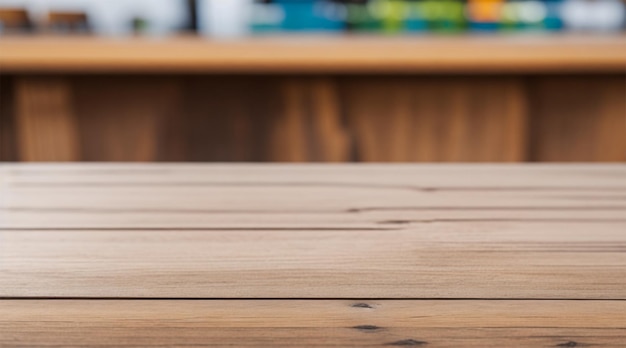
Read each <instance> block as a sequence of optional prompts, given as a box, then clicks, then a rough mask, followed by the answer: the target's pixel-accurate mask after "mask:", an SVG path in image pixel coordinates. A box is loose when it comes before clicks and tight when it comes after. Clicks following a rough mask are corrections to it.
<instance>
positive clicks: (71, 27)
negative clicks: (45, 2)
mask: <svg viewBox="0 0 626 348" xmlns="http://www.w3.org/2000/svg"><path fill="white" fill-rule="evenodd" d="M47 29H48V30H49V31H51V32H56V33H90V32H91V25H90V24H89V18H88V17H87V14H86V13H84V12H59V11H51V12H49V13H48V20H47Z"/></svg>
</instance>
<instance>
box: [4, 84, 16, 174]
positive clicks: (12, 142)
mask: <svg viewBox="0 0 626 348" xmlns="http://www.w3.org/2000/svg"><path fill="white" fill-rule="evenodd" d="M13 81H14V79H13V78H11V77H8V76H4V75H0V161H3V162H4V161H16V160H17V142H16V136H15V106H14V103H13V100H14V97H13V93H14V89H15V86H14V83H13Z"/></svg>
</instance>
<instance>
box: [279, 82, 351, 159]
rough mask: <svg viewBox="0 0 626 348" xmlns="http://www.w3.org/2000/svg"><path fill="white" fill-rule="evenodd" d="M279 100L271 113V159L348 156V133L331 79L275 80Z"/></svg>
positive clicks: (335, 87)
mask: <svg viewBox="0 0 626 348" xmlns="http://www.w3.org/2000/svg"><path fill="white" fill-rule="evenodd" d="M278 83H279V90H280V95H279V100H278V105H277V106H278V109H277V110H276V113H275V114H273V115H270V118H269V119H268V122H269V124H270V127H271V134H270V139H269V141H270V144H269V154H270V158H269V159H270V160H272V161H285V162H304V161H326V162H340V161H347V160H349V155H350V141H349V135H348V134H347V131H346V129H345V125H344V124H343V121H342V114H341V104H340V102H341V101H340V100H339V95H338V91H337V85H336V82H335V80H334V79H332V78H330V77H288V78H283V79H279V80H278Z"/></svg>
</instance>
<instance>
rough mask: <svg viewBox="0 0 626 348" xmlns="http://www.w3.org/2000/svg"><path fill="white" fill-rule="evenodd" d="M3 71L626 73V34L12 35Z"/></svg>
mask: <svg viewBox="0 0 626 348" xmlns="http://www.w3.org/2000/svg"><path fill="white" fill-rule="evenodd" d="M0 51H1V52H2V54H0V71H3V72H5V73H7V72H9V73H10V72H17V73H20V72H26V73H32V72H33V71H39V72H41V71H44V72H45V71H47V72H83V73H85V72H86V73H89V72H126V73H137V72H148V73H155V72H157V73H158V72H165V73H186V72H191V73H197V72H209V73H210V72H213V73H222V72H229V73H293V72H295V73H367V74H370V73H459V72H461V73H463V72H464V73H512V74H519V73H585V72H610V73H619V74H623V73H624V65H625V63H626V36H624V35H604V36H582V35H503V36H452V37H434V36H401V37H376V36H302V35H295V36H268V37H255V38H248V39H242V40H235V41H211V40H207V39H204V38H197V37H174V38H161V39H156V38H152V39H150V38H117V39H112V38H101V37H57V36H14V37H11V36H6V37H3V38H2V40H0Z"/></svg>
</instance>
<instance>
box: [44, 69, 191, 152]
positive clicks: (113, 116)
mask: <svg viewBox="0 0 626 348" xmlns="http://www.w3.org/2000/svg"><path fill="white" fill-rule="evenodd" d="M73 81H74V85H75V89H76V90H75V112H76V114H77V115H79V116H80V117H79V118H78V121H79V124H80V126H81V127H80V128H81V132H80V137H81V144H82V150H83V151H82V152H83V158H82V159H83V160H87V161H155V160H157V159H159V154H161V153H167V152H169V151H171V149H168V146H169V145H170V144H164V143H163V142H164V140H165V136H166V135H167V134H169V131H170V130H169V129H168V128H167V127H168V126H172V123H171V120H172V119H175V118H176V117H178V116H179V115H180V113H181V111H180V106H181V105H180V103H181V99H180V98H181V96H180V84H179V83H178V80H177V79H175V78H167V77H165V78H163V77H142V78H133V77H129V78H126V79H125V80H124V81H123V82H122V83H120V82H121V81H119V80H117V79H115V78H111V77H110V76H100V77H93V76H92V77H88V78H83V77H78V78H74V80H73ZM120 105H123V107H120ZM174 126H175V125H174ZM50 136H58V135H57V134H54V133H52V134H51V135H50Z"/></svg>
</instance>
